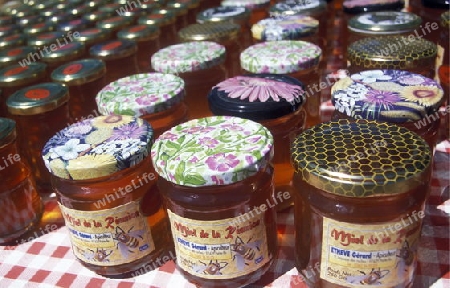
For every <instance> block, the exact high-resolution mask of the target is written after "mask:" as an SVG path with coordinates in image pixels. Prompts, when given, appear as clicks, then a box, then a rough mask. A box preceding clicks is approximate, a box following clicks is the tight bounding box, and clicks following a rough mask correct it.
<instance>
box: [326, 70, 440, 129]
mask: <svg viewBox="0 0 450 288" xmlns="http://www.w3.org/2000/svg"><path fill="white" fill-rule="evenodd" d="M443 94H444V92H443V90H442V87H441V86H440V85H439V84H438V83H436V81H434V80H432V79H429V78H426V77H424V76H422V75H420V74H414V73H411V72H408V71H403V70H366V71H362V72H360V73H356V74H353V75H351V76H350V77H347V78H343V79H341V80H339V81H338V82H336V83H335V84H334V85H333V87H332V88H331V101H332V103H333V105H334V106H335V108H336V110H338V111H339V112H341V113H344V114H346V115H348V116H350V117H353V118H357V119H372V120H380V121H386V122H395V123H403V122H411V121H417V120H420V119H422V118H424V117H425V116H426V115H429V114H431V113H434V112H435V111H436V109H437V108H439V106H440V105H441V104H442V101H443Z"/></svg>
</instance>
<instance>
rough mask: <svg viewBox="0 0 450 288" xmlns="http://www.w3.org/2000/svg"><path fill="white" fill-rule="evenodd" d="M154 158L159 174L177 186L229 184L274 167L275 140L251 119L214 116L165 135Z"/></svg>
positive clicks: (158, 142) (156, 144) (154, 149)
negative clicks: (272, 165)
mask: <svg viewBox="0 0 450 288" xmlns="http://www.w3.org/2000/svg"><path fill="white" fill-rule="evenodd" d="M231 143H232V145H231ZM230 145H231V146H230ZM230 148H231V149H230ZM151 155H152V161H153V166H154V167H155V170H156V172H157V173H158V174H159V175H160V176H161V177H162V178H164V179H165V180H167V181H170V182H172V183H174V184H177V185H182V186H188V187H203V186H217V185H229V184H233V183H236V182H239V181H242V180H245V179H247V178H249V177H251V176H253V175H255V174H256V173H258V172H259V171H263V170H264V169H265V168H266V167H267V166H269V165H270V163H271V160H272V157H273V137H272V134H271V133H270V132H269V130H268V129H267V128H265V127H264V126H262V125H261V124H258V123H256V122H253V121H251V120H247V119H243V118H238V117H230V116H213V117H207V118H201V119H194V120H191V121H188V122H185V123H183V124H180V125H177V126H175V127H173V128H172V129H170V130H168V131H166V132H164V133H163V134H162V135H161V136H159V138H158V139H157V140H156V141H155V143H154V144H153V147H152V150H151Z"/></svg>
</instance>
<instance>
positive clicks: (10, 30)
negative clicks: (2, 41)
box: [0, 24, 22, 37]
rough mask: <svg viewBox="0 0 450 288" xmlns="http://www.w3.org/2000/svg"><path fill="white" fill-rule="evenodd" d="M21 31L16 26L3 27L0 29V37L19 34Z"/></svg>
mask: <svg viewBox="0 0 450 288" xmlns="http://www.w3.org/2000/svg"><path fill="white" fill-rule="evenodd" d="M21 30H22V29H21V28H20V26H19V25H16V24H10V25H4V26H1V27H0V37H5V36H9V35H14V34H19V33H20V32H21Z"/></svg>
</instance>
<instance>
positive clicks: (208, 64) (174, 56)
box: [151, 41, 226, 119]
mask: <svg viewBox="0 0 450 288" xmlns="http://www.w3.org/2000/svg"><path fill="white" fill-rule="evenodd" d="M224 61H225V47H224V46H222V45H220V44H217V43H215V42H210V41H194V42H186V43H181V44H176V45H171V46H169V47H166V48H163V49H161V50H159V51H158V52H156V53H155V54H153V56H152V58H151V64H152V68H153V69H154V70H155V71H156V72H160V73H169V74H175V75H177V76H179V77H181V78H182V79H183V80H184V82H185V90H186V97H185V103H186V105H187V106H188V109H189V119H195V118H201V117H205V116H210V115H212V113H211V111H209V109H208V100H207V96H208V93H209V91H210V90H211V88H212V87H213V86H214V85H216V84H217V83H219V82H220V81H222V80H225V78H226V70H225V67H224V65H223V64H224Z"/></svg>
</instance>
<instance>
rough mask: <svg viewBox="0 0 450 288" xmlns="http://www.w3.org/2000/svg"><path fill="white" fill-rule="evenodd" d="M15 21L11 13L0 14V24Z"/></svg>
mask: <svg viewBox="0 0 450 288" xmlns="http://www.w3.org/2000/svg"><path fill="white" fill-rule="evenodd" d="M15 22H17V21H16V20H15V18H14V17H13V16H11V15H0V25H2V26H3V25H9V24H14V23H15Z"/></svg>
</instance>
